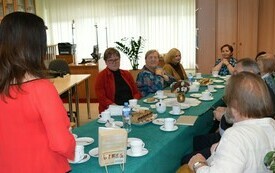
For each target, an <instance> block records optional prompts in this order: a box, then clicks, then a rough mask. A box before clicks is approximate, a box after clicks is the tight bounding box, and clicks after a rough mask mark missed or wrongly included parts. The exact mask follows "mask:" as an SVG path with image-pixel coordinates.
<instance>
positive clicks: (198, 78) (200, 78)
mask: <svg viewBox="0 0 275 173" xmlns="http://www.w3.org/2000/svg"><path fill="white" fill-rule="evenodd" d="M194 78H195V79H202V78H203V77H202V76H201V77H197V76H195V77H194Z"/></svg>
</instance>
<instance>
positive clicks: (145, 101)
mask: <svg viewBox="0 0 275 173" xmlns="http://www.w3.org/2000/svg"><path fill="white" fill-rule="evenodd" d="M143 102H144V103H149V104H151V103H157V102H158V100H157V99H155V100H154V101H152V102H148V101H147V99H144V100H143Z"/></svg>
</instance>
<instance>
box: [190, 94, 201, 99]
mask: <svg viewBox="0 0 275 173" xmlns="http://www.w3.org/2000/svg"><path fill="white" fill-rule="evenodd" d="M190 96H191V97H194V98H200V97H201V94H200V93H194V94H190Z"/></svg>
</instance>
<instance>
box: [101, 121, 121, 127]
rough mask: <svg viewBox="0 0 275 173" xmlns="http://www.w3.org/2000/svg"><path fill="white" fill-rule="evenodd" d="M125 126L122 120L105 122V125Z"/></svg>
mask: <svg viewBox="0 0 275 173" xmlns="http://www.w3.org/2000/svg"><path fill="white" fill-rule="evenodd" d="M122 126H123V122H122V121H114V122H112V123H109V122H107V123H106V124H105V127H111V128H121V127H122Z"/></svg>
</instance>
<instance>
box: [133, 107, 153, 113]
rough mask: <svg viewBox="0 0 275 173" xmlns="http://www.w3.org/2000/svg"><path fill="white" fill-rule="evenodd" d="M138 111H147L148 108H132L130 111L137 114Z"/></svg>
mask: <svg viewBox="0 0 275 173" xmlns="http://www.w3.org/2000/svg"><path fill="white" fill-rule="evenodd" d="M140 110H149V108H147V107H135V108H132V111H134V112H138V111H140Z"/></svg>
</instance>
